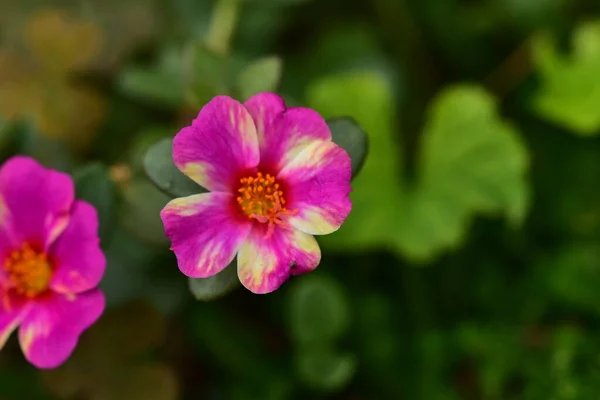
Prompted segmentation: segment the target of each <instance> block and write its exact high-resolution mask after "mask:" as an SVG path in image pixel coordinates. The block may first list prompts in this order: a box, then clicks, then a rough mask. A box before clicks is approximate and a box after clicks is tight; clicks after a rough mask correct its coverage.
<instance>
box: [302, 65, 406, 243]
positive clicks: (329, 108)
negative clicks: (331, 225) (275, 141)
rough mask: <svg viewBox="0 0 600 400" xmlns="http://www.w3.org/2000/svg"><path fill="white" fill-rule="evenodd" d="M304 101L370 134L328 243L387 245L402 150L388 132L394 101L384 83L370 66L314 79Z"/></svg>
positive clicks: (394, 226) (324, 239) (394, 224)
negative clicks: (347, 204) (344, 212)
mask: <svg viewBox="0 0 600 400" xmlns="http://www.w3.org/2000/svg"><path fill="white" fill-rule="evenodd" d="M307 100H308V105H309V107H311V108H314V109H316V110H317V111H319V112H320V113H321V115H323V117H325V118H327V119H328V118H335V117H340V116H343V115H348V116H351V117H352V118H353V119H355V120H356V121H357V122H358V123H359V124H360V126H361V127H362V128H363V129H364V130H365V131H366V132H368V134H369V146H370V149H369V152H370V153H371V154H375V155H376V156H375V157H369V158H368V159H367V160H366V162H365V164H364V167H363V168H362V171H361V173H360V175H359V176H358V177H357V178H356V180H355V181H354V183H353V185H352V187H353V191H352V193H351V194H350V198H351V199H352V212H351V213H350V215H349V216H348V218H347V219H346V222H345V223H344V225H342V228H341V229H340V230H339V231H337V232H336V233H335V234H333V235H327V236H323V237H322V238H320V239H322V243H323V244H325V245H326V246H330V247H334V248H340V249H344V250H347V249H348V248H354V249H356V250H359V249H365V248H372V247H379V246H387V245H389V244H391V243H392V242H393V241H394V240H395V239H394V238H395V231H396V229H397V224H398V222H397V221H394V218H393V216H394V214H396V213H397V209H398V204H397V203H398V199H399V198H400V197H401V196H402V191H401V186H400V165H401V162H400V152H399V150H398V148H397V146H396V143H394V141H393V138H392V131H393V125H392V124H393V122H394V121H393V111H394V103H393V97H392V92H391V89H390V87H389V85H388V83H387V82H386V81H385V79H383V78H382V77H381V76H380V75H378V74H375V73H372V72H363V73H356V74H343V75H334V76H331V77H328V78H325V79H323V80H320V81H317V82H315V83H314V84H312V85H311V86H310V87H309V89H308V93H307Z"/></svg>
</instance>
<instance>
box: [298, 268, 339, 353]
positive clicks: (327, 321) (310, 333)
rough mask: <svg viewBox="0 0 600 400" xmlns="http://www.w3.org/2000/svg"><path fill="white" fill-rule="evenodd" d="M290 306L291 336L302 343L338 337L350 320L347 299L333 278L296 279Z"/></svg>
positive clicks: (312, 342)
mask: <svg viewBox="0 0 600 400" xmlns="http://www.w3.org/2000/svg"><path fill="white" fill-rule="evenodd" d="M288 308H289V318H290V319H289V325H290V331H291V335H292V338H293V339H294V340H295V341H296V342H298V343H299V344H301V345H315V344H321V343H329V342H331V341H334V340H337V339H338V338H339V337H340V336H342V335H343V334H344V332H345V331H346V330H347V329H348V326H349V323H350V305H349V304H348V298H347V297H346V294H345V293H344V291H343V289H342V287H340V285H339V284H338V283H337V282H336V281H335V280H333V279H332V278H327V277H323V276H318V275H312V276H305V277H303V278H302V279H297V280H296V281H295V282H294V286H293V287H292V288H291V290H290V293H289V298H288Z"/></svg>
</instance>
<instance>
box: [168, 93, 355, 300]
mask: <svg viewBox="0 0 600 400" xmlns="http://www.w3.org/2000/svg"><path fill="white" fill-rule="evenodd" d="M173 160H174V161H175V165H177V167H178V168H179V169H180V170H181V171H182V172H183V173H184V174H186V175H187V176H189V177H190V178H191V179H193V180H194V181H195V182H197V183H198V184H199V185H201V186H203V187H204V188H206V189H208V190H209V191H210V192H209V193H203V194H196V195H192V196H189V197H183V198H178V199H174V200H172V201H171V202H169V204H167V205H166V207H165V208H164V209H163V210H162V212H161V218H162V220H163V223H164V226H165V234H166V235H167V237H169V239H170V240H171V243H172V246H171V249H172V250H173V251H174V252H175V255H176V256H177V262H178V265H179V269H180V270H181V272H183V273H184V274H185V275H187V276H189V277H192V278H206V277H209V276H212V275H215V274H217V273H219V272H221V271H222V270H223V269H224V268H225V267H226V266H227V265H228V264H229V263H230V262H231V261H233V259H234V257H235V256H236V254H237V257H238V258H237V272H238V276H239V279H240V281H241V282H242V284H243V285H244V286H245V287H246V288H248V289H249V290H250V291H252V292H254V293H269V292H272V291H274V290H276V289H277V288H279V286H281V284H282V283H283V282H284V281H285V280H287V279H288V278H289V276H290V275H297V274H301V273H305V272H309V271H312V270H314V269H315V268H316V267H317V265H318V264H319V262H320V260H321V251H320V249H319V245H318V244H317V241H316V240H315V238H314V236H313V235H325V234H329V233H332V232H334V231H336V230H337V229H338V228H339V227H340V226H341V224H342V223H343V222H344V220H345V219H346V217H347V216H348V213H349V212H350V209H351V208H352V203H351V202H350V198H349V197H348V195H349V193H350V191H351V188H350V178H351V166H350V157H349V156H348V154H347V153H346V152H345V151H344V150H343V149H342V148H341V147H339V146H338V145H336V144H335V143H333V142H332V141H331V132H330V130H329V127H328V126H327V124H326V123H325V121H324V120H323V118H321V116H320V115H319V114H317V113H316V112H315V111H313V110H310V109H308V108H286V106H285V103H284V102H283V99H282V98H281V97H279V96H277V95H275V94H272V93H261V94H258V95H256V96H253V97H252V98H250V99H249V100H248V101H247V102H246V103H244V104H240V103H239V102H237V101H235V100H233V99H231V98H229V97H227V96H218V97H215V98H214V99H212V100H211V101H210V102H209V103H208V104H207V105H205V106H204V107H203V108H202V110H201V111H200V113H199V114H198V117H197V118H196V119H195V120H194V122H193V123H192V125H191V126H188V127H185V128H183V129H182V130H181V131H180V132H179V133H178V134H177V135H176V136H175V139H174V141H173Z"/></svg>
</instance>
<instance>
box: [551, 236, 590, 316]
mask: <svg viewBox="0 0 600 400" xmlns="http://www.w3.org/2000/svg"><path fill="white" fill-rule="evenodd" d="M598 260H600V248H599V247H598V246H596V245H586V244H577V245H573V246H571V247H567V248H565V249H562V250H561V251H560V252H559V253H558V254H554V255H552V256H551V257H548V260H545V261H544V262H542V263H541V265H540V268H539V271H543V272H545V277H546V280H547V284H548V288H549V289H550V291H551V293H552V294H553V295H554V296H553V298H555V299H557V300H559V301H560V302H561V303H567V304H571V305H573V306H577V307H579V308H582V309H586V310H589V311H591V312H594V313H596V314H600V292H598V290H597V288H598V285H600V265H599V264H598Z"/></svg>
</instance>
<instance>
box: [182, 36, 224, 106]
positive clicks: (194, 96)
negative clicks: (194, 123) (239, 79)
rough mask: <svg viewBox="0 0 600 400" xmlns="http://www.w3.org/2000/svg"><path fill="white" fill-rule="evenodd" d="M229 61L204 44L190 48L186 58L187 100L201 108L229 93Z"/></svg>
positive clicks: (194, 44) (192, 45)
mask: <svg viewBox="0 0 600 400" xmlns="http://www.w3.org/2000/svg"><path fill="white" fill-rule="evenodd" d="M228 71H229V68H228V60H227V59H226V58H225V57H223V56H221V55H219V54H216V53H215V52H214V51H212V50H211V49H209V48H208V47H207V46H206V45H204V44H197V43H193V44H191V45H190V46H188V48H187V51H186V52H185V57H184V72H183V73H184V80H185V81H184V82H185V90H186V91H185V99H186V101H187V103H188V104H189V105H190V106H192V107H194V108H199V107H202V106H203V105H204V104H206V103H207V102H208V101H209V100H210V99H212V98H213V97H214V96H216V95H219V94H221V95H226V94H228V93H229V90H230V88H229V85H228V77H229V74H228Z"/></svg>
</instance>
